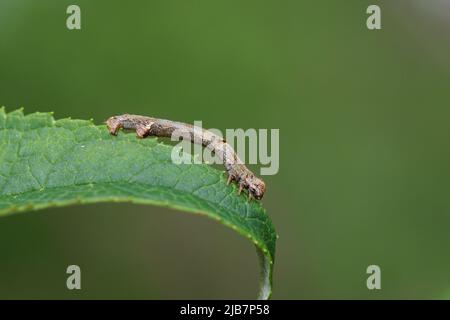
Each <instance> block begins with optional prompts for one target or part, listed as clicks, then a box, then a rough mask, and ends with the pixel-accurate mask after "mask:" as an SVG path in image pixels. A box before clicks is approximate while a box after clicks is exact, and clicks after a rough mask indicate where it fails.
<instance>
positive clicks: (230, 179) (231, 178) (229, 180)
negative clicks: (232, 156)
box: [227, 173, 235, 186]
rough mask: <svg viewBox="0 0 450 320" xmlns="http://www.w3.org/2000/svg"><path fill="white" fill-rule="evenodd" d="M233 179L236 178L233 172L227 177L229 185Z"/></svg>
mask: <svg viewBox="0 0 450 320" xmlns="http://www.w3.org/2000/svg"><path fill="white" fill-rule="evenodd" d="M233 180H235V178H234V176H233V175H232V174H231V173H229V174H228V179H227V186H228V185H230V183H231V181H233Z"/></svg>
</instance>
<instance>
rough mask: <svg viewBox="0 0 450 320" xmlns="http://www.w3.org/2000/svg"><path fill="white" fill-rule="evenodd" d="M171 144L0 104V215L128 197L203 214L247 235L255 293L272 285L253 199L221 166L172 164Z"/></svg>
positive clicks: (266, 241) (260, 215) (264, 219)
mask: <svg viewBox="0 0 450 320" xmlns="http://www.w3.org/2000/svg"><path fill="white" fill-rule="evenodd" d="M171 151H172V147H171V146H168V145H165V144H163V143H161V142H158V140H157V139H156V138H147V139H137V138H136V137H135V135H134V134H133V133H125V132H121V133H120V134H119V135H118V136H116V137H114V136H111V135H109V133H108V130H107V129H106V127H105V126H103V125H101V126H96V125H95V124H94V123H93V122H92V121H85V120H71V119H61V120H57V121H55V120H54V119H53V116H52V114H51V113H33V114H30V115H27V116H24V114H23V112H22V110H16V111H13V112H10V113H8V114H6V113H5V109H4V108H0V216H2V215H5V214H11V213H15V212H21V211H28V210H37V209H43V208H48V207H59V206H66V205H71V204H78V203H95V202H104V201H116V202H119V201H121V202H122V201H127V202H133V203H141V204H153V205H160V206H168V207H172V208H176V209H179V210H183V211H188V212H192V213H197V214H203V215H205V216H207V217H210V218H213V219H215V220H217V221H219V222H221V223H222V224H224V225H226V226H228V227H230V228H232V229H233V230H235V231H237V232H238V233H240V234H241V235H243V236H245V237H247V238H248V239H250V240H251V241H252V242H253V243H254V245H255V246H256V248H257V252H258V257H259V260H260V265H261V283H260V292H259V298H261V299H268V298H270V296H271V293H272V270H273V262H274V255H275V241H276V233H275V230H274V227H273V225H272V222H271V220H270V218H269V217H268V216H267V214H266V212H265V210H264V209H263V207H262V206H261V204H260V203H259V202H256V201H252V202H248V201H247V200H246V198H245V196H244V195H241V196H238V195H237V193H236V186H235V185H230V186H227V185H226V177H225V174H224V172H223V171H220V170H217V169H215V168H213V167H212V166H208V165H206V164H201V165H186V164H184V165H176V164H174V163H173V162H172V161H171Z"/></svg>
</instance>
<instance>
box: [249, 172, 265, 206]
mask: <svg viewBox="0 0 450 320" xmlns="http://www.w3.org/2000/svg"><path fill="white" fill-rule="evenodd" d="M246 184H247V189H248V193H249V197H253V198H255V199H256V200H261V199H262V197H263V196H264V192H266V184H265V183H264V181H262V180H261V179H259V178H258V177H255V176H250V177H248V178H247V181H246Z"/></svg>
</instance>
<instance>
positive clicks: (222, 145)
mask: <svg viewBox="0 0 450 320" xmlns="http://www.w3.org/2000/svg"><path fill="white" fill-rule="evenodd" d="M106 124H107V126H108V129H109V132H110V133H111V134H112V135H117V132H118V131H119V129H120V128H123V129H130V130H135V131H136V135H137V136H138V137H139V138H145V137H147V136H156V137H168V138H170V137H171V136H172V133H174V132H175V131H177V135H178V136H180V133H181V136H183V137H185V138H188V139H189V140H190V141H191V142H192V143H197V144H202V145H203V146H204V147H206V148H208V149H210V150H212V151H214V153H215V154H216V155H217V156H218V157H219V159H220V160H221V161H222V162H223V164H224V166H225V169H226V171H227V173H228V180H227V184H230V183H231V182H232V181H236V182H237V184H238V185H239V189H238V190H239V191H238V192H239V194H240V193H241V192H242V190H244V189H245V190H247V192H248V197H249V200H251V199H252V198H255V199H257V200H261V199H262V197H263V195H264V192H265V191H266V184H265V183H264V181H262V180H261V179H260V178H258V177H256V176H255V175H254V174H253V173H252V172H251V171H250V170H249V169H248V168H247V167H246V166H245V165H244V164H243V163H242V161H241V160H240V159H239V157H238V156H237V154H236V153H235V152H234V150H233V148H232V147H231V146H230V145H229V144H228V143H227V142H226V141H225V140H224V139H223V138H222V137H220V136H218V135H216V134H214V133H212V132H211V131H208V130H205V129H203V128H198V127H194V126H193V125H191V124H187V123H183V122H177V121H171V120H165V119H157V118H151V117H146V116H139V115H132V114H124V115H120V116H114V117H111V118H109V119H108V120H107V121H106Z"/></svg>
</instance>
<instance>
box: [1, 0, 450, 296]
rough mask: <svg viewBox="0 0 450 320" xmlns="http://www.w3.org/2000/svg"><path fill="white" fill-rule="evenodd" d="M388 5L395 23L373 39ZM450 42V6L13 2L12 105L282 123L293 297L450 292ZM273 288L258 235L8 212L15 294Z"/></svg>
mask: <svg viewBox="0 0 450 320" xmlns="http://www.w3.org/2000/svg"><path fill="white" fill-rule="evenodd" d="M69 4H78V5H79V6H80V7H81V14H82V30H80V31H69V30H67V28H66V18H67V14H66V8H67V6H68V5H69ZM370 4H378V5H380V7H381V10H382V30H379V31H369V30H368V29H367V28H366V18H367V16H368V15H367V14H366V8H367V7H368V6H369V5H370ZM449 35H450V2H449V1H448V0H397V1H366V0H346V1H335V0H320V1H317V0H314V1H313V0H308V1H303V0H292V1H287V0H286V1H275V0H271V1H261V0H245V1H241V0H239V1H238V0H231V1H230V0H228V1H211V0H199V1H184V0H183V1H182V0H179V1H175V0H169V1H144V0H142V1H128V2H124V1H111V0H96V1H92V0H71V1H65V0H59V1H55V0H40V1H34V0H1V2H0V105H4V106H6V107H7V108H8V110H13V109H15V108H17V107H25V111H26V112H27V113H30V112H34V111H38V110H39V111H54V112H55V117H57V118H62V117H69V116H71V117H73V118H82V119H88V118H93V119H94V120H95V122H97V123H101V122H103V121H104V120H105V119H106V118H108V117H109V116H111V115H115V114H121V113H125V112H128V113H137V114H146V115H154V116H158V117H162V118H168V119H175V120H182V121H185V122H193V121H194V120H203V124H204V126H205V127H214V128H220V129H222V130H224V129H225V128H279V129H280V137H281V141H280V152H281V154H280V172H279V174H277V175H275V176H268V177H265V179H266V180H267V184H268V192H267V194H266V197H265V198H264V200H263V203H264V206H265V207H266V208H267V210H268V213H269V215H270V216H271V217H272V219H273V222H274V224H275V227H276V229H277V232H278V234H279V235H280V238H279V240H278V245H277V255H276V265H275V274H274V294H273V298H275V299H309V298H326V299H328V298H338V299H347V298H362V299H379V298H386V299H394V298H396V299H399V298H403V299H411V298H425V299H431V298H438V299H439V298H450V254H449V245H450V232H449V225H450V196H449V191H450V127H449V119H450V118H449V116H450V58H449V57H450V41H449V40H450V38H449ZM70 264H77V265H79V266H80V267H81V270H82V290H81V291H69V290H67V289H66V287H65V282H66V277H67V275H66V273H65V271H66V267H67V266H68V265H70ZM371 264H377V265H379V266H380V267H381V271H382V289H381V290H379V291H377V290H375V291H369V290H368V289H367V288H366V278H367V276H368V275H367V274H366V268H367V266H368V265H371ZM257 279H258V265H257V259H256V254H255V250H254V247H253V246H252V245H251V244H250V243H249V242H248V241H247V240H246V239H244V238H243V237H240V236H238V235H237V234H235V233H234V232H233V231H231V230H229V229H227V228H225V227H223V226H222V225H219V224H217V223H216V222H214V221H210V220H208V219H205V218H203V217H200V216H195V215H191V214H186V213H182V212H177V211H175V210H169V209H164V208H159V207H151V206H138V205H130V204H98V205H89V206H74V207H67V208H59V209H51V210H43V211H37V212H29V213H25V214H18V215H12V216H7V217H4V218H2V219H1V220H0V298H3V299H5V298H6V299H10V298H27V299H28V298H41V299H47V298H63V299H70V298H86V299H94V298H96V299H97V298H113V299H119V298H123V299H130V298H136V299H167V298H193V299H196V298H207V299H209V298H237V299H239V298H254V297H256V291H257Z"/></svg>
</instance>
